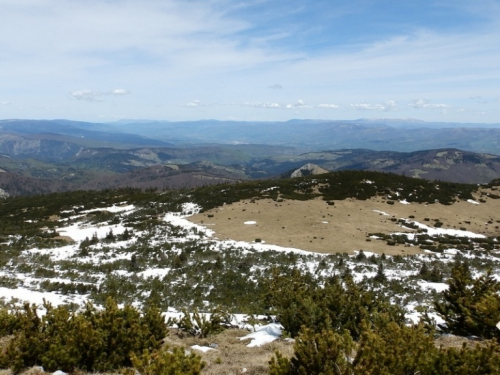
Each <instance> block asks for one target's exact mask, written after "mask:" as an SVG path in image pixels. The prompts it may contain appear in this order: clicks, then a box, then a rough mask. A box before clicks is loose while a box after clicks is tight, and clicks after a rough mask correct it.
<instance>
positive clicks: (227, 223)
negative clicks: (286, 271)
mask: <svg viewBox="0 0 500 375" xmlns="http://www.w3.org/2000/svg"><path fill="white" fill-rule="evenodd" d="M485 200H486V203H480V204H474V203H469V202H465V201H460V202H457V203H455V204H453V205H448V206H447V205H442V204H418V203H412V204H402V203H400V202H397V201H396V202H395V203H394V204H393V205H390V204H387V202H386V201H385V200H383V198H380V197H376V198H372V199H369V200H366V201H359V200H351V199H346V200H342V201H335V204H334V205H328V204H327V203H326V202H325V201H323V200H321V199H314V200H309V201H298V200H284V201H282V202H278V201H274V200H272V199H261V200H255V201H254V203H252V201H250V200H244V201H240V202H237V203H233V204H229V205H224V206H222V207H218V208H215V209H212V210H209V211H205V212H204V213H201V214H197V215H194V216H191V217H190V218H189V220H191V221H192V222H194V223H197V224H201V225H203V226H205V227H206V228H208V229H211V230H213V231H214V232H215V237H217V238H218V239H220V240H224V239H231V240H237V241H246V242H252V241H255V240H256V239H261V240H262V242H263V243H266V244H272V245H279V246H283V247H292V248H297V249H302V250H306V251H313V252H320V253H343V252H346V253H350V254H352V253H353V251H355V250H360V249H362V250H364V251H370V252H374V253H379V254H381V253H385V254H388V255H395V254H418V253H421V252H422V251H421V250H420V249H419V248H418V247H415V246H411V247H408V246H404V245H396V246H389V245H387V244H386V242H385V241H377V240H372V241H367V236H368V234H369V233H377V232H378V233H385V234H389V233H393V232H402V231H406V232H412V230H411V229H405V228H401V227H400V226H398V225H397V224H396V223H395V222H394V221H391V218H396V219H400V218H406V219H409V218H410V216H414V218H412V219H410V220H415V221H418V222H420V223H423V224H426V225H428V226H432V225H433V223H434V222H435V220H436V219H437V220H439V221H440V222H442V223H443V226H442V228H445V229H460V228H465V229H466V230H467V231H472V232H475V233H480V234H484V235H487V236H499V235H500V229H499V226H500V199H491V198H485ZM379 211H380V212H379ZM381 212H384V213H386V214H387V215H385V214H383V213H381ZM426 218H427V219H429V221H425V219H426ZM253 221H254V222H255V224H245V222H253ZM488 222H489V223H488Z"/></svg>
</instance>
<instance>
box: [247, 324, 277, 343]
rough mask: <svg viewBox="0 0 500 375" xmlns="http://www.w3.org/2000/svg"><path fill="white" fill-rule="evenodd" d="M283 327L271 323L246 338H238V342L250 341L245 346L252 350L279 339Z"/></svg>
mask: <svg viewBox="0 0 500 375" xmlns="http://www.w3.org/2000/svg"><path fill="white" fill-rule="evenodd" d="M282 329H283V327H282V326H281V324H277V323H271V324H267V325H265V326H262V327H260V328H258V329H257V330H255V332H252V333H250V334H248V335H246V336H243V337H240V340H248V339H252V341H251V342H250V344H248V345H247V346H248V347H249V348H253V347H255V346H262V345H264V344H267V343H268V342H272V341H274V340H276V339H278V338H280V337H281V334H282Z"/></svg>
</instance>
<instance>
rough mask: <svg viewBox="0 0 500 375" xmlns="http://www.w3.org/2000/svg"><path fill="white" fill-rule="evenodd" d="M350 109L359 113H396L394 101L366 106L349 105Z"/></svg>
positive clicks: (396, 107)
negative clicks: (359, 111)
mask: <svg viewBox="0 0 500 375" xmlns="http://www.w3.org/2000/svg"><path fill="white" fill-rule="evenodd" d="M350 107H351V108H352V109H356V110H361V111H384V112H389V111H397V110H398V104H397V103H396V102H395V101H394V100H388V101H386V102H385V103H383V104H368V103H358V104H351V105H350Z"/></svg>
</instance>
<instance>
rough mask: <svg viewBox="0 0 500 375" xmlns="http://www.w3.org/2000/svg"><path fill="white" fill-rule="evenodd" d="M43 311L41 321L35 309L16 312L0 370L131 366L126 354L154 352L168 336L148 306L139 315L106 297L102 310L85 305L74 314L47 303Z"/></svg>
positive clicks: (0, 355)
mask: <svg viewBox="0 0 500 375" xmlns="http://www.w3.org/2000/svg"><path fill="white" fill-rule="evenodd" d="M44 308H45V310H46V313H45V315H44V316H43V317H39V316H38V314H37V310H36V306H35V305H32V306H29V305H28V304H26V305H25V306H24V309H23V310H22V311H18V312H16V313H15V319H16V328H15V330H14V335H15V336H14V338H13V339H12V340H11V341H10V343H9V344H8V346H7V347H6V349H5V351H4V352H3V353H0V365H1V367H3V368H6V367H10V368H11V369H12V370H13V371H14V372H19V371H21V370H22V369H23V368H25V367H30V366H35V365H38V366H43V367H44V368H45V369H46V370H48V371H55V370H62V371H66V372H71V371H73V370H74V369H77V368H78V369H82V370H86V371H108V370H112V369H116V368H119V367H123V366H131V365H132V362H131V359H130V355H131V353H137V354H139V353H142V352H143V351H144V350H145V349H148V350H156V349H158V348H159V347H160V346H161V343H162V340H163V338H164V337H165V336H166V334H167V328H166V325H165V322H164V318H163V317H162V316H161V314H160V311H159V310H158V309H155V308H153V307H151V308H149V309H147V310H146V311H144V312H143V314H141V313H140V312H139V311H138V310H137V309H135V308H134V307H132V306H125V307H124V308H122V309H120V308H118V306H117V305H116V302H114V301H113V300H111V299H108V301H107V302H106V305H105V308H104V310H102V311H99V310H97V309H95V307H94V306H93V305H92V304H90V303H88V304H87V305H86V306H85V308H84V309H83V311H81V312H79V313H75V312H71V311H70V310H69V308H67V307H65V306H59V307H56V308H54V307H53V306H52V305H50V304H49V303H44Z"/></svg>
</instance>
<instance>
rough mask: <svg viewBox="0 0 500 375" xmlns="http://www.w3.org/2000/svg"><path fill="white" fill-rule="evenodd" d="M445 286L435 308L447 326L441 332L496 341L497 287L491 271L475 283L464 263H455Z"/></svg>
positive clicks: (499, 301) (499, 315) (499, 300)
mask: <svg viewBox="0 0 500 375" xmlns="http://www.w3.org/2000/svg"><path fill="white" fill-rule="evenodd" d="M448 286H449V287H448V289H447V290H445V291H444V292H443V293H442V295H443V300H442V301H437V302H436V303H435V304H434V307H435V309H436V311H437V313H438V314H439V315H441V317H442V318H443V319H444V320H445V322H446V325H443V326H442V327H441V328H442V329H443V330H445V331H446V332H451V333H454V334H457V335H462V336H469V335H475V336H479V337H482V338H494V337H496V338H497V339H499V338H500V331H499V330H498V328H497V327H496V325H497V323H498V322H499V321H500V296H499V295H498V293H499V292H500V283H499V282H498V281H496V280H495V279H494V278H493V277H492V275H491V271H488V272H487V273H486V274H485V275H482V276H480V277H478V278H476V279H474V278H473V277H472V272H471V271H470V269H469V266H468V264H467V263H457V264H456V265H455V266H454V267H453V269H452V271H451V278H450V279H449V280H448Z"/></svg>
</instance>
